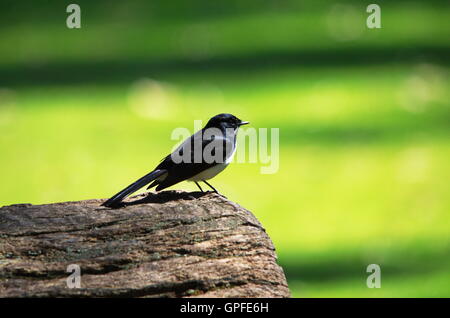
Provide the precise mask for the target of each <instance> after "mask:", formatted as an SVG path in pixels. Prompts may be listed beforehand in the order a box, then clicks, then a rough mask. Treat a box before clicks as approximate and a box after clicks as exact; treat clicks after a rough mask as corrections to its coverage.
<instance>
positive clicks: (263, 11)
mask: <svg viewBox="0 0 450 318" xmlns="http://www.w3.org/2000/svg"><path fill="white" fill-rule="evenodd" d="M71 2H75V3H78V4H79V5H80V6H81V19H82V28H81V29H73V30H70V29H68V28H67V27H66V24H65V23H66V17H67V16H68V14H67V13H66V6H67V5H68V4H69V3H71ZM71 2H69V1H38V2H36V1H22V0H14V1H12V0H3V1H2V2H1V3H0V151H1V155H0V176H1V178H2V182H1V184H0V205H8V204H14V203H34V204H39V203H49V202H57V201H68V200H81V199H90V198H106V197H109V196H110V195H112V194H114V193H116V192H117V191H118V190H120V189H121V188H123V187H124V186H126V185H128V184H129V183H130V182H131V181H134V180H135V179H137V178H138V177H141V176H142V175H143V174H145V173H147V172H148V171H149V170H150V169H152V168H154V166H155V165H156V164H157V163H158V162H159V160H160V159H161V158H162V156H163V155H165V154H167V153H168V152H169V151H170V150H171V149H172V146H173V145H174V141H173V140H171V139H170V134H171V132H172V129H173V128H175V127H187V128H189V129H191V130H192V129H193V120H194V119H202V120H203V121H206V120H207V119H208V118H209V117H211V116H213V115H215V114H217V113H221V112H229V113H233V114H235V115H237V116H238V117H240V118H242V119H244V120H249V121H251V124H252V126H253V127H255V128H272V127H277V128H280V169H279V171H278V172H277V173H275V174H271V175H264V174H261V173H260V168H261V164H250V163H247V164H239V163H234V164H233V165H232V166H230V167H229V168H228V169H227V170H226V171H225V172H224V173H222V174H221V175H219V176H218V177H217V178H215V180H214V182H213V184H214V185H215V186H216V187H217V188H218V189H219V190H220V191H221V192H222V193H224V194H225V195H226V196H227V197H228V198H230V199H231V200H233V201H235V202H238V203H239V204H241V205H242V206H244V207H246V208H247V209H249V210H250V211H252V212H253V213H254V214H255V215H256V216H257V217H258V218H259V220H260V221H261V222H262V224H263V225H264V226H265V228H266V229H267V232H268V234H269V235H270V237H271V238H272V240H273V242H274V244H275V247H276V249H277V253H278V256H279V263H280V264H281V265H282V266H283V267H284V269H285V272H286V275H287V279H288V282H289V286H290V288H291V291H292V295H293V296H295V297H426V296H436V297H443V296H446V297H449V296H450V236H449V230H450V214H449V212H450V191H449V186H448V183H449V180H450V167H449V155H450V142H449V135H450V102H449V100H450V98H449V97H450V93H449V88H450V79H449V56H450V54H449V53H450V3H449V2H448V1H437V0H432V1H426V2H425V1H417V2H413V1H395V2H394V1H378V2H377V3H378V4H379V5H380V6H381V18H382V28H381V29H368V28H367V27H366V18H367V16H368V13H366V7H367V5H368V4H370V3H371V2H364V1H356V0H355V1H340V2H334V1H323V0H316V1H313V0H311V1H291V0H287V1H275V0H271V1H267V0H266V1H237V0H230V1H223V2H219V1H217V2H216V1H205V0H202V1H180V0H177V1H160V0H159V1H126V2H125V1H99V0H97V1H85V0H83V1H71ZM173 188H176V189H186V190H196V187H195V185H192V184H189V183H182V184H179V185H176V186H175V187H173ZM372 263H375V264H379V265H380V266H381V284H382V285H381V288H380V289H369V288H367V286H366V278H367V276H368V275H369V274H367V273H366V267H367V265H369V264H372Z"/></svg>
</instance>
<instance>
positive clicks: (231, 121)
mask: <svg viewBox="0 0 450 318" xmlns="http://www.w3.org/2000/svg"><path fill="white" fill-rule="evenodd" d="M248 123H249V122H248V121H242V120H240V119H239V118H237V117H236V116H233V115H231V114H219V115H216V116H214V117H212V118H211V119H210V120H209V121H208V123H207V124H206V126H205V128H213V127H214V128H233V129H237V128H239V127H240V126H242V125H247V124H248Z"/></svg>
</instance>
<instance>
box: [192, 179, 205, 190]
mask: <svg viewBox="0 0 450 318" xmlns="http://www.w3.org/2000/svg"><path fill="white" fill-rule="evenodd" d="M194 183H195V184H196V185H197V187H198V188H199V189H200V191H202V192H203V189H202V187H201V186H200V185H199V184H198V182H197V181H194Z"/></svg>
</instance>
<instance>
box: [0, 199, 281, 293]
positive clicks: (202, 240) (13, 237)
mask: <svg viewBox="0 0 450 318" xmlns="http://www.w3.org/2000/svg"><path fill="white" fill-rule="evenodd" d="M132 200H134V201H130V202H128V203H127V204H126V205H125V206H124V207H122V208H120V209H108V208H104V207H100V203H101V202H103V200H86V201H78V202H63V203H55V204H47V205H31V204H17V205H11V206H5V207H2V208H0V296H1V297H289V289H288V287H287V283H286V279H285V276H284V273H283V270H282V268H281V267H280V266H278V265H277V263H276V255H275V251H274V247H273V244H272V242H271V240H270V238H269V237H268V236H267V234H266V232H265V230H264V228H263V227H262V226H261V224H260V223H259V222H258V220H257V219H256V218H255V217H254V216H253V215H252V214H251V213H250V212H249V211H247V210H245V209H244V208H242V207H240V206H239V205H237V204H236V203H233V202H230V201H228V200H227V199H225V198H224V197H222V196H219V195H217V194H214V193H210V192H209V193H205V194H202V193H199V192H194V193H187V192H179V191H165V192H161V193H159V194H150V195H148V196H146V195H139V196H135V197H133V198H132ZM70 264H77V265H79V266H80V269H81V288H72V289H71V288H68V287H67V283H66V280H67V277H68V276H69V275H70V274H71V273H70V272H69V273H68V272H66V270H67V266H68V265H70Z"/></svg>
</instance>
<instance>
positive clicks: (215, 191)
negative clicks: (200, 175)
mask: <svg viewBox="0 0 450 318" xmlns="http://www.w3.org/2000/svg"><path fill="white" fill-rule="evenodd" d="M203 182H204V183H206V184H207V185H208V186H209V187H210V188H211V189H213V191H214V192H215V193H217V194H220V193H219V191H217V190H216V189H215V188H214V187H213V186H212V185H210V184H209V183H208V182H206V181H205V180H203Z"/></svg>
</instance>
